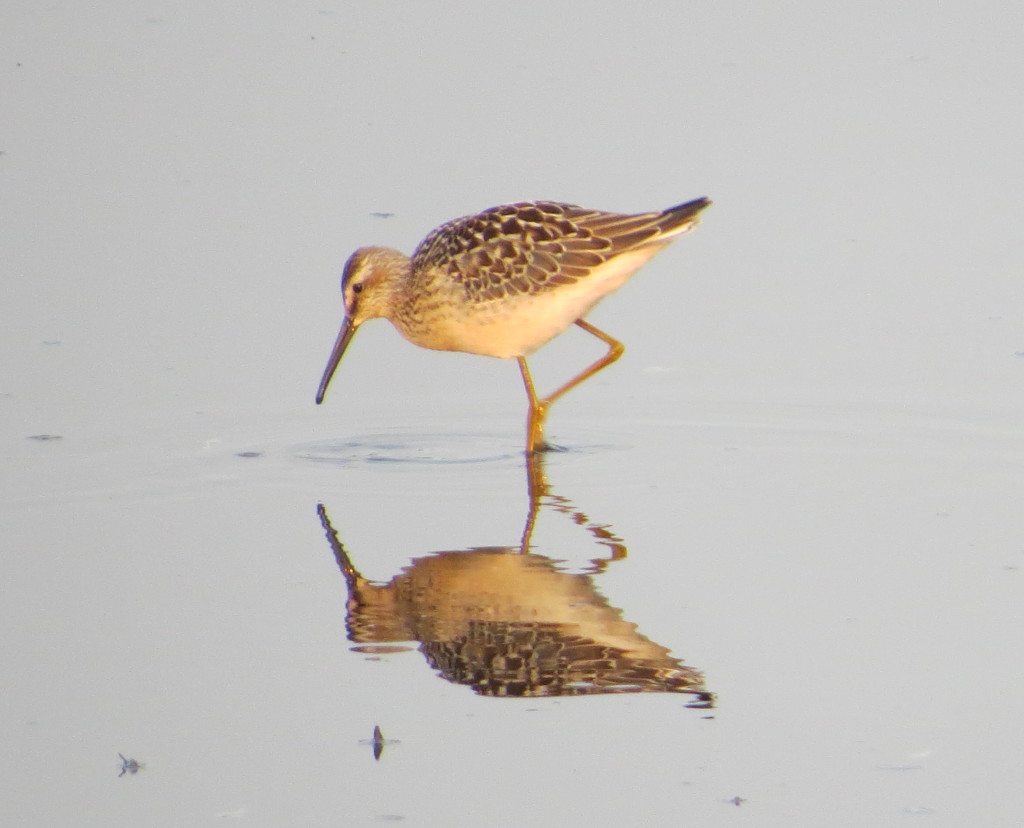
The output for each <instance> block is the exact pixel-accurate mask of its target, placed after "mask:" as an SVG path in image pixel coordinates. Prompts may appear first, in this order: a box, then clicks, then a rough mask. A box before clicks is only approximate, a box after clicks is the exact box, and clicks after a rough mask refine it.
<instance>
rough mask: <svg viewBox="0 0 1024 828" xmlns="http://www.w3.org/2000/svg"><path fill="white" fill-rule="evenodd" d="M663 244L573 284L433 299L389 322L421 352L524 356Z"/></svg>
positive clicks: (612, 262)
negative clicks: (492, 295) (479, 298)
mask: <svg viewBox="0 0 1024 828" xmlns="http://www.w3.org/2000/svg"><path fill="white" fill-rule="evenodd" d="M662 247H664V245H663V244H653V245H649V246H648V247H645V248H642V249H640V250H635V251H631V252H629V253H626V254H622V255H619V256H616V257H615V258H613V259H611V260H609V261H608V262H605V263H604V264H603V265H601V266H600V267H597V268H594V269H593V270H592V271H591V272H590V274H589V275H587V276H585V277H583V278H581V279H579V281H577V282H576V283H575V284H569V285H561V286H559V287H557V288H554V289H550V290H541V291H539V292H537V293H527V294H513V295H508V294H506V295H504V296H501V297H499V298H497V299H489V300H482V301H466V300H465V297H464V295H463V294H461V293H460V294H459V295H453V294H451V293H449V294H448V295H447V296H446V297H443V298H442V297H440V296H434V297H432V298H431V299H430V300H429V302H423V304H421V305H420V306H419V307H418V308H417V309H416V310H415V311H414V312H413V313H412V314H410V315H409V316H408V317H407V318H405V319H402V320H395V324H396V326H397V327H398V329H399V331H400V332H401V333H402V335H403V336H404V337H405V338H406V339H408V340H409V341H410V342H413V343H415V344H416V345H419V346H421V347H423V348H432V349H434V350H437V351H465V352H467V353H470V354H481V355H482V356H493V357H504V358H509V357H520V356H527V355H528V354H531V353H532V352H533V351H535V350H537V349H538V348H539V347H541V346H542V345H543V344H544V343H546V342H548V341H549V340H551V339H553V338H554V337H556V336H558V335H559V334H560V333H562V332H563V331H564V330H565V329H566V328H568V327H569V326H570V325H572V324H573V323H574V322H575V321H576V320H577V319H582V318H583V317H584V316H585V315H586V314H587V313H588V312H589V311H590V309H591V308H593V307H594V305H596V304H597V303H598V302H599V301H600V300H601V299H602V298H604V297H605V296H607V295H608V294H609V293H612V292H613V291H615V290H618V289H619V288H620V287H622V285H623V284H625V282H626V281H627V280H628V279H629V277H630V276H632V275H633V274H634V273H635V272H636V271H637V269H638V268H639V267H640V266H641V265H642V264H644V263H645V262H646V261H647V260H648V259H650V258H651V257H652V256H653V255H654V254H655V253H656V252H658V250H660V249H661V248H662Z"/></svg>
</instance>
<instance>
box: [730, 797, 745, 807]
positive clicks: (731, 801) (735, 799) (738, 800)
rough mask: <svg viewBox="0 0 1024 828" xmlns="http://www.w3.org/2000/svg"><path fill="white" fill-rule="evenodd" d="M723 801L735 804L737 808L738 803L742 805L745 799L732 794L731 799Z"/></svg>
mask: <svg viewBox="0 0 1024 828" xmlns="http://www.w3.org/2000/svg"><path fill="white" fill-rule="evenodd" d="M725 801H726V802H728V803H729V804H730V805H735V806H736V807H737V808H739V807H740V805H742V804H743V803H744V802H746V801H747V800H745V799H744V798H743V797H742V796H734V797H733V798H732V799H727V800H725Z"/></svg>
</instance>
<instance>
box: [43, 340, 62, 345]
mask: <svg viewBox="0 0 1024 828" xmlns="http://www.w3.org/2000/svg"><path fill="white" fill-rule="evenodd" d="M43 344H44V345H63V344H64V343H63V342H61V341H60V340H59V339H44V340H43Z"/></svg>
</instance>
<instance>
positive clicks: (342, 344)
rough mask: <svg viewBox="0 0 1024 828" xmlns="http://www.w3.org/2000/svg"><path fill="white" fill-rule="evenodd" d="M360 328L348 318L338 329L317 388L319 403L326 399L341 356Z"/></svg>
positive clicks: (317, 400)
mask: <svg viewBox="0 0 1024 828" xmlns="http://www.w3.org/2000/svg"><path fill="white" fill-rule="evenodd" d="M358 328H359V326H358V325H353V324H352V322H351V321H350V320H349V319H348V318H346V319H345V321H344V322H342V323H341V330H340V331H338V338H337V339H336V340H335V341H334V348H333V349H331V356H330V359H328V360H327V367H326V368H325V369H324V375H323V378H322V379H321V380H320V387H319V388H318V389H316V404H317V405H320V403H322V402H323V401H324V395H325V394H326V393H327V386H328V385H330V384H331V377H333V376H334V371H335V369H336V368H337V367H338V363H339V362H341V358H342V357H343V356H345V349H346V348H347V347H348V343H349V342H351V341H352V337H353V336H355V335H356V331H357V330H358Z"/></svg>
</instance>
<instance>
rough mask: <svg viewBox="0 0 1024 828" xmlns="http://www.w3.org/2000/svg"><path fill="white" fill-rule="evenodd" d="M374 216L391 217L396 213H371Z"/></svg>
mask: <svg viewBox="0 0 1024 828" xmlns="http://www.w3.org/2000/svg"><path fill="white" fill-rule="evenodd" d="M370 215H371V216H373V217H374V218H391V217H392V216H393V215H394V213H370Z"/></svg>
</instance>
